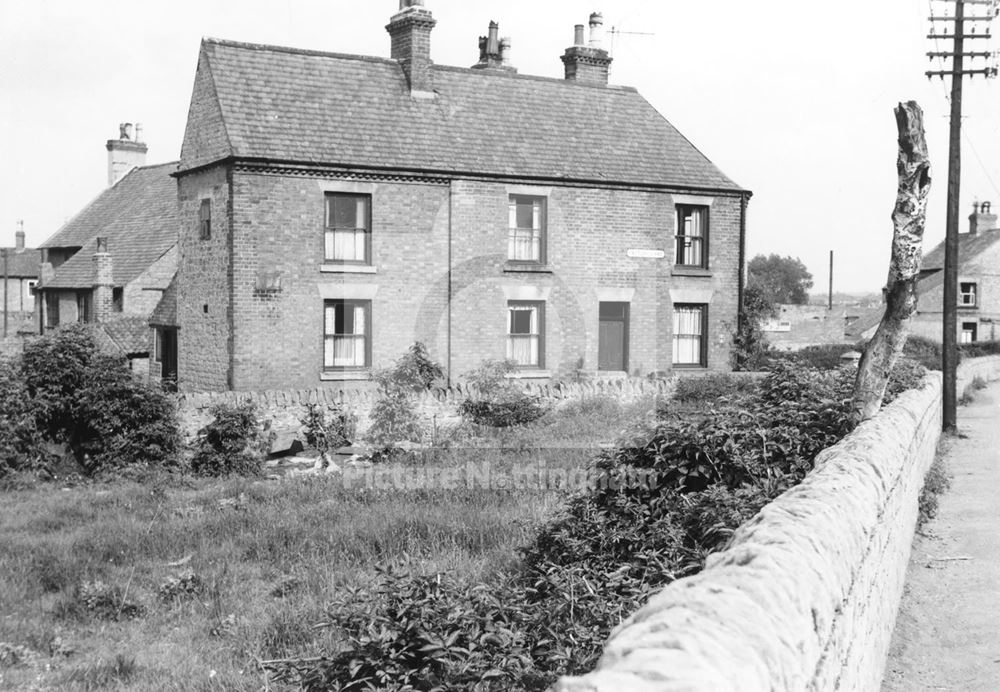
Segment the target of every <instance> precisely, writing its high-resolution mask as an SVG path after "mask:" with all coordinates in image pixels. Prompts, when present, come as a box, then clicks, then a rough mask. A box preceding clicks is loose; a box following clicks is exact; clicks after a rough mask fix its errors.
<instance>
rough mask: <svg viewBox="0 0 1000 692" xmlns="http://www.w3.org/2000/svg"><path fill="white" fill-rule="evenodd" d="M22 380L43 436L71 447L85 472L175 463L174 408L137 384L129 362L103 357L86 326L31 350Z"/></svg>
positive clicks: (30, 346) (54, 335) (38, 341)
mask: <svg viewBox="0 0 1000 692" xmlns="http://www.w3.org/2000/svg"><path fill="white" fill-rule="evenodd" d="M21 373H22V376H23V379H24V387H25V388H26V391H27V393H28V396H29V397H30V399H31V404H30V405H31V408H32V410H33V411H34V416H35V424H36V426H37V429H38V430H40V431H41V432H42V433H43V434H44V435H45V437H46V438H48V439H49V440H52V441H54V442H65V443H67V444H68V445H69V447H70V450H71V451H72V452H73V456H74V457H75V458H76V460H77V462H78V463H79V464H80V467H81V468H82V470H83V471H84V472H86V473H88V474H93V473H96V472H98V471H100V470H104V469H109V468H119V467H122V466H127V465H132V464H138V463H144V464H148V465H152V466H159V465H169V464H172V463H174V461H175V455H176V453H177V450H178V447H179V440H180V436H179V432H178V428H177V420H176V413H175V410H174V405H173V402H172V400H171V399H170V398H169V397H168V396H167V395H166V394H164V393H163V392H162V391H160V390H159V389H156V388H153V387H150V386H148V385H146V384H144V383H141V382H138V381H136V380H135V378H134V377H133V375H132V372H131V371H130V370H129V368H128V364H127V362H126V360H125V359H124V358H119V357H113V356H108V355H104V354H101V353H100V352H99V351H98V350H97V347H96V345H95V343H94V340H93V337H92V336H91V334H90V332H89V331H88V330H87V329H86V328H85V327H84V326H82V325H72V326H70V327H66V328H63V329H59V330H57V331H55V332H52V333H51V334H48V335H46V336H44V337H42V338H40V339H35V340H33V341H31V342H29V343H28V344H26V345H25V349H24V354H23V356H22V366H21Z"/></svg>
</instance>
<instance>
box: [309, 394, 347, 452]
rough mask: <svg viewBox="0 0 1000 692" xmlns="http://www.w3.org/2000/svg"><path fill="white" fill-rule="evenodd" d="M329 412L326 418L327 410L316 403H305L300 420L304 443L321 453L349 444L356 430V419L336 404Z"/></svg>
mask: <svg viewBox="0 0 1000 692" xmlns="http://www.w3.org/2000/svg"><path fill="white" fill-rule="evenodd" d="M329 413H330V419H329V420H327V418H326V414H327V411H324V409H322V408H320V407H319V406H318V405H316V404H306V415H305V416H304V417H303V418H302V421H301V422H302V425H303V426H304V427H305V436H306V444H307V445H309V446H310V447H312V448H313V449H315V450H316V451H318V452H320V453H321V454H326V453H328V452H329V451H330V450H336V449H339V448H340V447H343V446H344V445H349V444H350V443H351V442H352V441H353V440H354V436H355V434H356V432H357V419H356V418H355V417H354V416H353V415H351V414H350V413H348V412H347V411H345V410H343V409H341V408H339V407H336V406H335V407H332V408H331V409H330V411H329Z"/></svg>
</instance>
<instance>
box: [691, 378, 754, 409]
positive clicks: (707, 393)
mask: <svg viewBox="0 0 1000 692" xmlns="http://www.w3.org/2000/svg"><path fill="white" fill-rule="evenodd" d="M756 386H757V383H756V381H755V380H753V379H751V378H750V377H747V376H743V377H740V376H738V375H728V374H725V373H722V374H710V375H702V376H698V377H679V378H677V386H676V388H675V389H674V396H673V399H674V400H675V401H680V402H683V403H701V402H710V401H716V400H717V399H720V398H722V397H728V396H733V395H736V394H741V393H744V392H747V391H748V390H750V389H753V388H754V387H756Z"/></svg>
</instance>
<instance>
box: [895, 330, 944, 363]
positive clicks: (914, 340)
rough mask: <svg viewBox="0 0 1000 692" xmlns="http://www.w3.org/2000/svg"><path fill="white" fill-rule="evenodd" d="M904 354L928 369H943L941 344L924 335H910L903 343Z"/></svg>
mask: <svg viewBox="0 0 1000 692" xmlns="http://www.w3.org/2000/svg"><path fill="white" fill-rule="evenodd" d="M903 355H905V356H907V357H908V358H911V359H913V360H915V361H917V362H918V363H920V364H921V365H923V366H924V367H925V368H927V369H928V370H940V369H941V344H939V343H938V342H936V341H932V340H931V339H928V338H926V337H923V336H914V335H912V334H911V335H910V336H909V337H907V339H906V343H905V344H904V345H903Z"/></svg>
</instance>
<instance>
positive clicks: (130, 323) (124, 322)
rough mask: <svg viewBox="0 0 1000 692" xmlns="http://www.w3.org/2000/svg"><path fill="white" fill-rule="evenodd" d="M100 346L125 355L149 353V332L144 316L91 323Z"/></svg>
mask: <svg viewBox="0 0 1000 692" xmlns="http://www.w3.org/2000/svg"><path fill="white" fill-rule="evenodd" d="M93 327H94V335H95V337H96V338H97V340H98V341H99V342H100V344H101V345H102V346H104V347H105V348H108V347H109V346H110V348H111V350H116V351H120V352H121V353H123V354H125V355H126V356H131V355H140V354H144V353H149V340H150V332H149V325H148V324H147V323H146V318H145V317H131V316H128V317H118V318H115V319H112V320H110V321H108V322H100V323H98V324H95V325H93Z"/></svg>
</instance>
